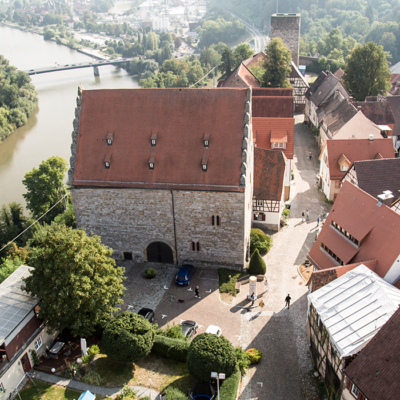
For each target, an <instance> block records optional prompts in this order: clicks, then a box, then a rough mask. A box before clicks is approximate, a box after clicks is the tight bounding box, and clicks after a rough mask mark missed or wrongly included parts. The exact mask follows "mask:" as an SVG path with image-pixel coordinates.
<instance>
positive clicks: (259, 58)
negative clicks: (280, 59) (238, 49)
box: [243, 51, 265, 68]
mask: <svg viewBox="0 0 400 400" xmlns="http://www.w3.org/2000/svg"><path fill="white" fill-rule="evenodd" d="M264 58H265V54H264V53H263V52H262V51H260V52H259V53H257V54H254V55H253V56H251V57H250V58H248V59H247V60H244V61H243V64H244V65H245V66H246V67H247V68H252V67H258V66H260V65H261V64H262V63H263V62H264Z"/></svg>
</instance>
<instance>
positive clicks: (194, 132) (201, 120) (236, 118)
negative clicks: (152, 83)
mask: <svg viewBox="0 0 400 400" xmlns="http://www.w3.org/2000/svg"><path fill="white" fill-rule="evenodd" d="M246 101H247V89H196V90H193V89H118V90H84V91H83V95H82V108H81V116H80V125H79V140H78V148H77V156H76V165H75V175H74V182H73V185H76V186H109V187H139V188H168V189H191V190H193V189H194V190H224V191H243V189H244V188H243V187H239V185H240V176H241V174H240V168H241V162H242V142H243V129H244V116H245V105H246ZM110 132H113V143H112V146H110V147H109V146H107V144H106V136H107V134H108V133H110ZM154 133H156V134H157V142H156V146H155V147H151V144H150V137H151V135H152V134H154ZM205 134H210V135H211V136H210V147H209V150H208V165H207V172H203V171H202V168H201V161H202V156H203V151H204V144H203V139H204V135H205ZM107 150H110V151H111V154H110V157H111V166H110V168H109V169H106V168H105V166H104V157H105V156H106V153H107ZM153 151H154V154H153V153H152V152H153ZM152 154H153V155H154V157H155V166H154V170H153V171H151V170H150V169H149V158H150V157H151V155H152Z"/></svg>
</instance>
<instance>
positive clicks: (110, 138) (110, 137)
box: [106, 133, 113, 146]
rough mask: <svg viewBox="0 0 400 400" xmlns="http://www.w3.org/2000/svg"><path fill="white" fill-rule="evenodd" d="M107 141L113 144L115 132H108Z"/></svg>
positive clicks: (108, 143) (109, 144)
mask: <svg viewBox="0 0 400 400" xmlns="http://www.w3.org/2000/svg"><path fill="white" fill-rule="evenodd" d="M106 141H107V145H108V146H111V145H112V143H113V134H112V133H109V134H107V138H106Z"/></svg>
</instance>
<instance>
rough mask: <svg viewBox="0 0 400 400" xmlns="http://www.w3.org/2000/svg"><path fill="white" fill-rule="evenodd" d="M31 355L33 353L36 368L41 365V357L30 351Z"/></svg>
mask: <svg viewBox="0 0 400 400" xmlns="http://www.w3.org/2000/svg"><path fill="white" fill-rule="evenodd" d="M30 353H31V357H32V361H33V364H34V365H36V366H37V365H39V364H40V360H39V357H38V355H37V353H36V351H35V350H30Z"/></svg>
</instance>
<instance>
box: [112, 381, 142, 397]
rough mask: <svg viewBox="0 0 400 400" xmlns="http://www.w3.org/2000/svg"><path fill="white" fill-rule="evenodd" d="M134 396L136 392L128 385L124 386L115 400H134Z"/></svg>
mask: <svg viewBox="0 0 400 400" xmlns="http://www.w3.org/2000/svg"><path fill="white" fill-rule="evenodd" d="M136 394H137V391H136V390H134V389H132V388H130V387H129V386H128V385H124V387H123V389H122V390H121V393H119V394H118V395H117V397H116V398H115V400H136ZM142 399H143V398H142Z"/></svg>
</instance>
